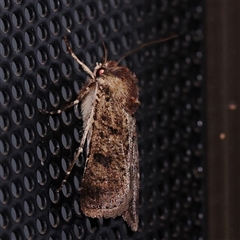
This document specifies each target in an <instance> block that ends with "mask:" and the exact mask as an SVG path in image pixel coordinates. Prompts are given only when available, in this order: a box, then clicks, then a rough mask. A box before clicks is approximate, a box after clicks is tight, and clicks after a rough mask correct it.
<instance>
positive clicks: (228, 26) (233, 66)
mask: <svg viewBox="0 0 240 240" xmlns="http://www.w3.org/2000/svg"><path fill="white" fill-rule="evenodd" d="M206 47H207V81H206V83H207V129H208V136H207V138H208V139H207V148H208V151H207V164H208V166H207V167H208V179H207V186H208V239H210V240H211V239H240V128H239V126H240V2H239V1H206Z"/></svg>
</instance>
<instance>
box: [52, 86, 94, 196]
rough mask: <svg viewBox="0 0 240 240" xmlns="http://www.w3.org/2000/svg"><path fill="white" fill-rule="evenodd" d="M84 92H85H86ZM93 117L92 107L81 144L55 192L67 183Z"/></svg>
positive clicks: (81, 150)
mask: <svg viewBox="0 0 240 240" xmlns="http://www.w3.org/2000/svg"><path fill="white" fill-rule="evenodd" d="M95 86H96V88H95V93H94V99H95V98H96V95H97V90H98V86H97V84H96V85H95ZM88 90H89V87H87V88H86V91H88ZM86 91H85V92H86ZM93 115H94V105H93V106H92V110H91V113H90V116H89V119H88V121H87V124H86V128H85V129H84V132H83V136H82V139H81V142H80V146H79V148H78V150H77V153H76V155H75V157H74V159H73V161H72V162H71V164H70V166H69V167H68V169H67V172H66V176H65V178H64V179H63V181H62V183H61V186H60V187H59V188H58V189H57V190H56V191H57V192H60V191H61V190H62V188H63V186H64V184H65V182H66V181H67V179H68V177H69V175H70V174H71V171H72V169H73V167H74V165H75V164H76V161H77V159H78V157H79V156H80V154H81V153H82V152H83V147H84V144H85V142H86V139H87V135H88V133H89V130H90V128H91V126H92V121H93Z"/></svg>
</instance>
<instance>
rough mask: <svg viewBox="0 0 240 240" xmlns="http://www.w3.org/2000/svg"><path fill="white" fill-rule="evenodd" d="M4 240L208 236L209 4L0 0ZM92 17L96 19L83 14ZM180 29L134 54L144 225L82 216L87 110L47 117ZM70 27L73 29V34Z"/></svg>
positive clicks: (0, 221) (0, 215)
mask: <svg viewBox="0 0 240 240" xmlns="http://www.w3.org/2000/svg"><path fill="white" fill-rule="evenodd" d="M0 9H1V10H0V14H1V17H0V28H1V29H0V31H1V39H0V55H1V60H0V105H1V108H0V128H1V131H0V179H1V184H0V238H1V239H2V240H5V239H51V240H53V239H111V240H112V239H204V237H205V225H204V222H205V221H206V217H205V210H204V209H205V199H206V196H205V188H204V154H203V153H204V151H203V139H204V129H203V96H204V88H203V75H202V74H203V58H202V55H203V52H202V50H203V32H202V31H203V16H202V15H203V13H202V2H201V1H191V2H190V1H175V0H172V1H169V0H161V1H159V0H156V1H149V0H148V1H140V0H139V1H138V0H133V1H130V0H125V1H124V0H122V1H121V0H102V1H100V0H98V1H67V0H65V1H64V0H63V1H60V0H50V1H47V0H41V1H40V0H39V1H33V2H30V1H21V0H15V1H13V0H12V1H10V0H2V1H0ZM82 13H83V14H84V15H85V16H86V17H87V18H89V19H90V20H91V22H92V24H89V23H88V22H87V21H86V20H84V18H83V17H82V15H81V14H82ZM96 29H98V30H99V32H100V33H101V35H102V37H103V39H104V41H105V43H106V46H107V49H108V53H109V54H108V59H111V60H118V59H119V58H120V57H121V56H122V55H123V54H124V53H126V52H127V51H129V50H130V49H133V48H134V47H136V46H138V45H140V44H142V43H144V42H147V41H150V40H155V39H158V38H160V37H161V38H163V37H166V36H169V35H170V34H171V33H177V34H179V37H178V38H176V39H174V40H171V41H169V42H166V43H162V44H157V45H154V46H150V47H148V48H146V49H143V50H141V51H139V52H138V53H135V54H133V55H132V56H130V57H127V58H126V59H125V60H124V61H123V62H122V64H123V65H127V66H128V67H129V68H130V69H131V70H132V71H133V72H135V73H136V75H137V76H138V79H139V87H140V101H141V107H140V110H139V111H138V113H137V122H138V132H139V151H140V158H141V161H140V165H141V189H140V206H139V215H140V224H139V231H138V232H136V233H133V232H131V231H130V229H129V228H128V227H127V225H126V223H125V222H124V221H123V219H122V218H121V217H118V218H116V219H107V220H106V219H89V218H86V217H85V216H84V215H82V213H81V211H80V205H79V189H80V182H81V176H82V172H83V167H84V159H83V158H81V159H79V161H78V163H77V166H75V168H74V169H73V172H72V174H71V176H70V177H69V180H68V181H67V183H66V185H65V187H64V189H63V191H62V192H60V193H59V194H57V193H56V192H55V189H56V188H57V187H59V185H60V182H61V180H62V178H63V177H64V175H65V171H66V168H67V166H68V165H69V163H70V162H71V160H72V159H73V156H74V152H75V150H76V148H77V147H78V145H79V139H80V138H81V129H82V122H81V116H80V112H79V110H76V109H70V110H68V111H66V112H64V113H63V114H61V115H55V116H47V115H43V114H41V113H40V112H39V110H38V109H39V108H43V109H48V110H53V109H59V108H60V106H63V105H66V104H67V103H69V102H70V101H72V100H74V99H75V98H76V96H77V93H78V91H79V89H80V88H81V85H82V83H83V82H84V81H85V77H86V74H84V73H83V71H82V69H81V68H80V67H79V66H78V65H77V64H76V63H75V62H74V61H73V60H72V58H71V57H70V56H69V54H68V53H67V50H66V47H65V44H64V42H63V40H62V36H63V35H67V37H68V39H69V41H70V42H71V45H72V47H73V51H74V52H75V53H76V55H77V56H78V57H79V58H80V59H82V60H83V61H84V62H85V63H86V64H87V65H88V66H89V67H90V68H93V67H94V66H95V62H96V61H98V62H100V61H101V58H102V56H103V48H102V44H101V38H99V34H98V33H97V31H96ZM69 31H70V33H69Z"/></svg>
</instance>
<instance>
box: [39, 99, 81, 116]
mask: <svg viewBox="0 0 240 240" xmlns="http://www.w3.org/2000/svg"><path fill="white" fill-rule="evenodd" d="M79 102H80V100H79V99H76V100H75V101H73V102H71V103H70V104H68V105H67V106H64V107H63V108H61V109H58V110H56V111H47V110H43V109H39V111H40V112H41V113H43V114H50V115H53V114H60V113H62V112H64V111H65V110H67V109H68V108H71V107H72V106H74V105H76V104H78V103H79Z"/></svg>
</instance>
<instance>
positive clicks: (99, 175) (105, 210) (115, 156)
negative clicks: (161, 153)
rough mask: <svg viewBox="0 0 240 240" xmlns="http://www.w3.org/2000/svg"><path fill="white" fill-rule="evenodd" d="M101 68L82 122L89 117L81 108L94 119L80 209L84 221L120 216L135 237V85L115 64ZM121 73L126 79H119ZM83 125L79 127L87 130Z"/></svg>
mask: <svg viewBox="0 0 240 240" xmlns="http://www.w3.org/2000/svg"><path fill="white" fill-rule="evenodd" d="M101 68H102V69H103V71H102V72H101V73H102V74H101V75H100V76H98V77H97V78H96V79H95V81H96V82H98V88H97V90H96V98H94V101H95V102H94V104H89V103H88V101H91V99H90V98H89V96H86V97H85V99H83V100H82V109H83V110H82V111H83V119H86V120H87V119H88V117H85V115H89V114H85V112H87V110H84V109H85V106H89V105H93V106H94V114H93V121H89V122H88V123H89V124H91V126H89V127H88V129H90V130H89V133H88V135H87V142H88V143H89V144H87V152H88V154H87V160H86V165H85V171H84V175H83V179H82V183H81V192H80V193H81V200H80V201H81V209H82V211H83V213H84V214H85V215H86V216H89V217H104V218H109V217H116V216H119V215H122V216H123V217H124V219H125V220H126V221H127V223H128V224H129V226H130V227H131V228H132V230H134V231H136V230H137V226H138V216H137V212H136V209H137V207H136V206H137V200H138V197H137V196H138V188H139V173H138V172H133V171H138V153H137V152H136V151H137V148H136V146H137V144H136V141H137V138H136V129H135V119H134V118H133V116H132V114H133V113H134V112H135V109H136V104H137V105H139V102H138V99H137V98H136V97H138V88H137V86H136V82H137V80H136V78H135V76H134V75H133V74H132V73H131V72H130V71H129V70H128V69H127V68H126V67H119V66H115V62H107V63H105V64H103V65H102V67H101ZM121 70H122V72H123V73H125V74H127V75H129V78H128V76H127V75H125V76H124V77H121ZM118 74H120V75H119V76H120V77H119V76H118ZM127 81H129V82H127ZM123 90H124V91H123ZM126 98H128V99H126ZM132 105H134V106H132ZM84 121H85V120H84ZM88 123H87V124H86V123H84V125H85V126H86V127H87V125H88ZM134 164H137V166H133V165H134ZM133 191H135V192H134V193H133Z"/></svg>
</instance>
